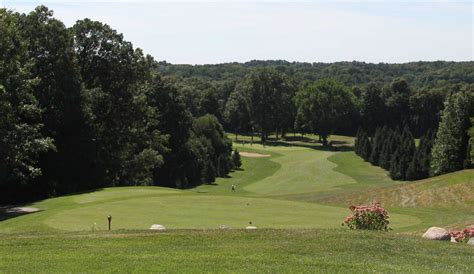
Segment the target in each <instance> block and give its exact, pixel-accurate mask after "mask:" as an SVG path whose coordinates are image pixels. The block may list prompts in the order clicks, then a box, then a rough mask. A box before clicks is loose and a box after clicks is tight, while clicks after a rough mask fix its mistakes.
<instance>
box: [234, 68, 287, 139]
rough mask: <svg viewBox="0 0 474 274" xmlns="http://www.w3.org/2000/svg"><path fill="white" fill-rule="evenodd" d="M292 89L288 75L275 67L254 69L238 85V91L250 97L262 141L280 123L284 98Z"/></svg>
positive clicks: (251, 112)
mask: <svg viewBox="0 0 474 274" xmlns="http://www.w3.org/2000/svg"><path fill="white" fill-rule="evenodd" d="M292 90H293V86H292V85H291V82H290V81H289V79H288V77H286V76H285V75H284V74H282V73H279V72H277V71H276V70H273V69H258V70H255V71H252V72H250V73H249V74H248V75H247V76H245V78H244V79H243V80H242V81H241V82H240V83H239V84H238V85H237V87H236V91H237V92H239V93H242V94H245V95H243V96H248V98H249V102H250V114H251V120H252V121H253V124H255V125H256V126H258V127H259V129H260V132H261V137H262V142H265V141H266V139H267V137H268V133H269V132H270V131H271V130H272V129H275V128H276V127H277V125H279V124H280V121H279V120H278V117H279V114H280V112H281V110H282V103H283V98H287V96H286V94H291V92H292ZM284 95H285V97H284Z"/></svg>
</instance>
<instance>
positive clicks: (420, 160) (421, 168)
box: [405, 130, 435, 180]
mask: <svg viewBox="0 0 474 274" xmlns="http://www.w3.org/2000/svg"><path fill="white" fill-rule="evenodd" d="M434 136H435V133H434V132H433V131H432V130H429V131H428V132H427V133H426V134H425V135H423V136H422V137H421V139H420V144H419V146H418V148H417V150H416V152H415V155H414V156H413V160H412V161H411V162H410V165H409V166H408V169H407V173H406V176H405V177H406V180H419V179H424V178H428V177H429V171H430V162H431V149H432V147H433V141H434Z"/></svg>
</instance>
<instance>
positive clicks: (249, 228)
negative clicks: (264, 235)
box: [245, 225, 257, 230]
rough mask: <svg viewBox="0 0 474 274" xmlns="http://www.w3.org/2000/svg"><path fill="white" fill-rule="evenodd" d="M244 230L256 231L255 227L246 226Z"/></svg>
mask: <svg viewBox="0 0 474 274" xmlns="http://www.w3.org/2000/svg"><path fill="white" fill-rule="evenodd" d="M245 229H247V230H254V229H257V227H256V226H252V225H249V226H247V227H246V228H245Z"/></svg>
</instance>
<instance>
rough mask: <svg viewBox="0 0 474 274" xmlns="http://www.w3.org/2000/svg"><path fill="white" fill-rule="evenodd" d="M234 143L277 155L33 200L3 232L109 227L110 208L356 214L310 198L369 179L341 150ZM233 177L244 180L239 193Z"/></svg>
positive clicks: (193, 215) (117, 215)
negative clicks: (206, 181) (202, 178)
mask: <svg viewBox="0 0 474 274" xmlns="http://www.w3.org/2000/svg"><path fill="white" fill-rule="evenodd" d="M235 147H236V148H237V149H239V150H241V151H252V152H260V153H265V154H269V155H271V157H268V158H247V157H242V160H243V166H242V170H238V171H235V172H233V173H231V178H219V179H218V180H217V182H216V184H214V185H205V186H201V187H198V188H195V189H191V190H175V189H166V188H159V187H127V188H109V189H104V190H98V191H96V192H91V193H85V194H79V195H71V196H66V197H61V198H55V199H49V200H45V201H42V202H38V203H35V204H33V205H31V206H33V207H37V208H39V209H41V210H42V211H41V212H38V213H35V214H30V215H27V216H22V217H18V218H13V219H10V220H6V221H3V222H2V223H0V233H1V232H6V233H11V232H19V231H24V232H28V231H49V230H57V231H90V230H92V229H98V230H104V229H106V228H107V219H106V217H107V216H108V215H112V217H113V222H112V223H113V228H114V229H148V228H149V227H150V226H151V225H152V224H162V225H164V226H165V227H167V228H170V229H204V228H205V229H216V228H217V227H218V226H219V225H226V226H229V227H232V228H244V227H245V226H247V225H248V224H249V223H250V222H252V224H253V225H255V226H257V227H259V228H337V227H340V225H341V223H342V221H343V220H344V218H345V216H347V215H348V214H349V210H348V209H347V205H345V204H344V203H340V204H325V203H322V202H321V203H316V202H314V201H309V202H308V200H306V199H305V198H306V197H317V196H318V195H322V194H325V195H327V193H339V192H340V191H342V190H344V189H348V188H357V187H358V188H364V187H365V188H367V187H368V186H370V184H369V185H367V184H364V183H360V182H359V181H358V180H357V179H355V178H352V177H351V176H348V175H346V174H344V173H341V172H338V171H337V168H338V164H336V163H334V162H331V161H329V160H328V159H329V158H330V157H332V156H334V155H338V154H342V153H338V152H330V151H322V150H319V149H317V147H304V146H298V145H296V144H295V145H288V146H266V147H263V146H262V145H259V144H254V145H253V146H251V147H250V146H249V145H248V144H247V145H245V146H244V145H241V144H236V145H235ZM232 184H235V185H237V191H236V192H235V193H233V192H232V191H231V188H230V186H231V185H232ZM372 184H375V182H372ZM356 186H357V187H356ZM391 222H392V226H393V228H395V229H404V230H409V229H410V227H413V226H417V225H420V223H421V222H422V221H421V219H420V218H419V217H418V216H412V215H410V214H407V213H406V212H405V213H394V214H392V215H391Z"/></svg>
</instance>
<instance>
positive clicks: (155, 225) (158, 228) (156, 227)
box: [150, 224, 166, 231]
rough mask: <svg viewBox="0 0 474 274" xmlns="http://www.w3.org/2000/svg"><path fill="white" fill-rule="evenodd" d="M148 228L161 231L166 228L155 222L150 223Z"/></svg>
mask: <svg viewBox="0 0 474 274" xmlns="http://www.w3.org/2000/svg"><path fill="white" fill-rule="evenodd" d="M150 229H151V230H161V231H163V230H166V228H165V227H164V226H162V225H157V224H154V225H152V226H151V227H150Z"/></svg>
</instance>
